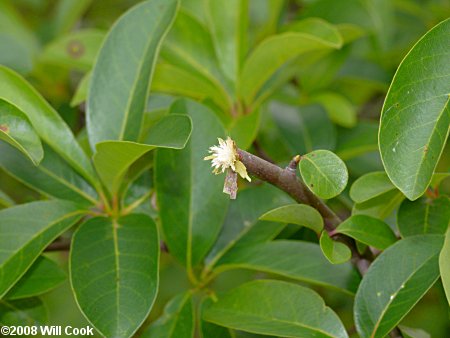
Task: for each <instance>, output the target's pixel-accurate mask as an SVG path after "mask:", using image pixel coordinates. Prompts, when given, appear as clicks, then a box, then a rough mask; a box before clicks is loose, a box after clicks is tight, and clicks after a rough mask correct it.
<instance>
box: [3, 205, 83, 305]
mask: <svg viewBox="0 0 450 338" xmlns="http://www.w3.org/2000/svg"><path fill="white" fill-rule="evenodd" d="M82 213H83V211H82V210H79V208H78V206H77V205H75V204H73V203H71V202H65V201H57V200H54V201H45V202H32V203H28V204H22V205H18V206H15V207H11V208H8V209H3V210H0V233H1V234H2V236H0V248H2V250H1V251H0V297H2V296H3V295H5V294H6V293H7V292H8V291H9V289H11V287H12V286H13V285H14V284H15V283H16V282H17V280H19V278H20V277H22V276H23V274H24V273H25V272H26V271H27V270H28V268H29V267H30V266H31V264H32V263H33V262H34V261H35V260H36V259H37V257H38V256H39V254H40V253H41V252H42V251H43V250H44V249H45V247H46V246H47V245H48V244H50V243H51V242H52V241H53V240H54V239H55V238H57V237H58V236H59V235H60V234H61V233H62V232H64V231H65V230H67V229H68V228H70V227H71V226H72V225H73V224H74V223H75V222H76V221H78V220H79V219H80V217H81V214H82Z"/></svg>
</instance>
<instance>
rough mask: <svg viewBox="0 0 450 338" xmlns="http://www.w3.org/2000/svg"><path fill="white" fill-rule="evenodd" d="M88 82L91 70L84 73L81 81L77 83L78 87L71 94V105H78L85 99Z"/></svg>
mask: <svg viewBox="0 0 450 338" xmlns="http://www.w3.org/2000/svg"><path fill="white" fill-rule="evenodd" d="M90 82H91V72H87V73H86V74H84V76H83V77H82V79H81V81H80V82H79V83H78V87H77V89H76V91H75V94H73V97H72V100H71V101H70V106H71V107H75V106H78V105H79V104H81V103H83V102H84V101H86V98H87V94H88V88H89V84H90Z"/></svg>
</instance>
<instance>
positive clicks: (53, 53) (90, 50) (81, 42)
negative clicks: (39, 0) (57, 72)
mask: <svg viewBox="0 0 450 338" xmlns="http://www.w3.org/2000/svg"><path fill="white" fill-rule="evenodd" d="M104 38H105V33H104V32H102V31H100V30H96V29H85V30H79V31H75V32H73V33H70V34H68V35H66V36H64V37H62V38H60V39H57V40H55V41H53V42H51V43H50V44H49V45H47V46H46V47H45V49H44V50H43V52H42V54H41V55H40V56H39V61H41V62H44V63H46V64H51V65H58V66H63V67H67V68H69V69H78V70H81V71H88V70H90V69H91V68H92V66H93V65H94V62H95V58H96V57H97V54H98V51H99V50H100V46H101V44H102V41H103V39H104Z"/></svg>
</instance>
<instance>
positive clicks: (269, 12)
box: [249, 0, 286, 46]
mask: <svg viewBox="0 0 450 338" xmlns="http://www.w3.org/2000/svg"><path fill="white" fill-rule="evenodd" d="M249 5H250V14H249V21H250V22H249V25H250V29H249V35H250V43H249V45H250V46H252V45H255V42H259V41H261V40H262V39H264V38H266V37H267V36H268V35H271V34H274V33H275V32H276V31H277V28H278V25H279V23H280V21H281V20H282V15H283V13H284V9H285V6H286V1H285V0H281V1H278V0H265V1H264V0H263V1H258V2H254V1H250V3H249Z"/></svg>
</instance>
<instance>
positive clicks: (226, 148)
mask: <svg viewBox="0 0 450 338" xmlns="http://www.w3.org/2000/svg"><path fill="white" fill-rule="evenodd" d="M218 140H219V145H218V146H212V147H210V148H209V153H210V154H211V155H209V156H206V157H205V158H204V160H211V166H212V167H213V168H214V169H213V173H214V174H216V175H217V174H220V173H224V172H225V170H226V169H231V170H233V172H236V173H238V174H239V175H240V176H241V177H242V178H245V179H246V180H248V181H249V182H250V181H251V179H250V177H249V176H248V174H247V169H246V168H245V165H244V164H243V163H242V162H241V161H239V155H238V153H237V151H236V144H235V143H234V141H233V140H232V139H231V138H230V137H228V138H227V139H226V141H224V140H222V139H221V138H218Z"/></svg>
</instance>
